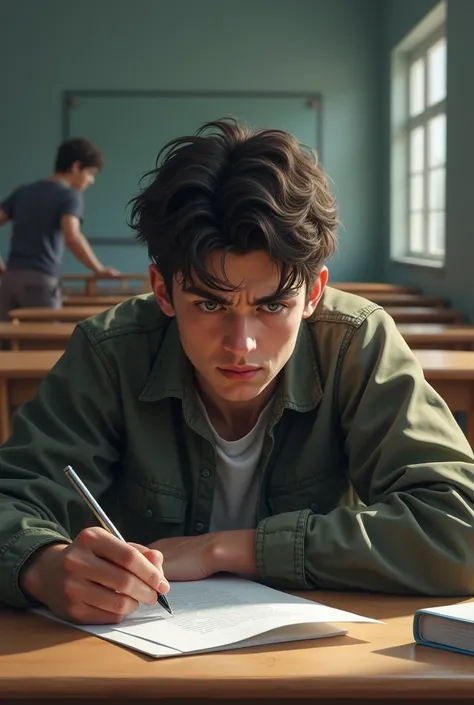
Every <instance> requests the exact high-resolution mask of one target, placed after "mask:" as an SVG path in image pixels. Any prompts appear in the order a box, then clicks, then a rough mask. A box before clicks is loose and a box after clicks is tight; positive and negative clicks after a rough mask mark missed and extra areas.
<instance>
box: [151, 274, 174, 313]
mask: <svg viewBox="0 0 474 705" xmlns="http://www.w3.org/2000/svg"><path fill="white" fill-rule="evenodd" d="M148 271H149V273H150V284H151V288H152V291H153V293H154V295H155V299H156V301H157V303H158V306H159V307H160V308H161V310H162V311H163V313H164V314H166V315H167V316H174V315H175V311H174V308H173V304H172V302H171V298H170V295H169V293H168V289H167V286H166V284H165V280H164V279H163V275H162V274H161V272H160V270H159V269H158V267H157V266H156V265H155V264H150V266H149V268H148Z"/></svg>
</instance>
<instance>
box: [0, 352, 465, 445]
mask: <svg viewBox="0 0 474 705" xmlns="http://www.w3.org/2000/svg"><path fill="white" fill-rule="evenodd" d="M414 352H415V355H416V356H417V358H418V360H419V361H420V364H421V366H422V367H423V370H424V373H425V377H426V379H427V380H428V382H430V384H431V385H432V386H433V387H434V389H436V390H437V391H438V392H439V394H440V395H441V396H442V397H443V399H444V400H445V401H446V403H447V404H448V406H449V408H450V409H451V411H452V412H453V413H457V412H465V413H466V415H467V430H466V435H467V438H468V440H469V442H470V444H471V446H472V447H474V354H473V353H472V352H468V351H460V350H415V351H414ZM61 355H62V351H61V350H21V351H19V352H18V351H2V352H0V443H3V442H4V441H5V440H6V439H7V438H8V436H9V435H10V418H11V411H12V410H14V409H15V408H17V407H18V406H19V405H20V404H22V403H23V402H24V401H26V400H27V399H30V398H31V397H32V396H33V395H34V394H35V392H36V390H37V388H38V385H39V382H40V381H41V379H42V378H43V376H44V375H45V374H46V373H47V372H48V371H49V370H50V369H51V368H52V367H53V365H54V364H55V363H56V362H57V360H58V359H59V357H60V356H61Z"/></svg>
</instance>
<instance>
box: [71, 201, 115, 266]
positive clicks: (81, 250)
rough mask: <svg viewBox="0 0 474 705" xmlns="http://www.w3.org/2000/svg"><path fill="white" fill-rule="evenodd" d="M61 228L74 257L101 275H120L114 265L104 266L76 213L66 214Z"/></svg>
mask: <svg viewBox="0 0 474 705" xmlns="http://www.w3.org/2000/svg"><path fill="white" fill-rule="evenodd" d="M61 230H62V232H63V235H64V239H65V242H66V246H67V247H68V248H69V250H70V251H71V252H72V254H73V255H74V257H75V258H76V259H78V260H79V262H81V264H83V265H84V266H85V267H87V268H88V269H92V271H93V272H94V273H95V274H97V275H99V276H101V277H117V276H119V275H120V272H118V271H117V270H116V269H113V268H112V267H104V265H103V264H101V263H100V262H99V260H98V259H97V257H96V256H95V254H94V252H93V250H92V247H91V246H90V245H89V243H88V242H87V238H86V237H85V235H83V233H82V232H81V222H80V219H79V218H78V217H77V216H76V215H71V214H66V215H63V216H62V218H61Z"/></svg>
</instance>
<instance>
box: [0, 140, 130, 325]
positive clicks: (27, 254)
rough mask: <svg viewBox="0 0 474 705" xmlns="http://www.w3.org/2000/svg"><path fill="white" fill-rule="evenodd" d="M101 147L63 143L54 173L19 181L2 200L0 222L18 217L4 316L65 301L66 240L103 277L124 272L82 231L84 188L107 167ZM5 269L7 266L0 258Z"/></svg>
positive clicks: (2, 301)
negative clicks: (108, 264)
mask: <svg viewBox="0 0 474 705" xmlns="http://www.w3.org/2000/svg"><path fill="white" fill-rule="evenodd" d="M102 163H103V157H102V154H101V152H100V151H99V149H97V147H96V146H95V145H94V144H92V142H89V140H86V139H71V140H68V141H67V142H63V144H61V146H60V147H59V149H58V152H57V155H56V163H55V167H54V174H53V175H52V176H51V177H50V178H49V179H45V180H43V181H37V182H35V183H33V184H29V185H27V186H20V187H19V188H17V189H16V190H15V191H13V193H12V194H11V195H10V196H9V197H8V198H7V199H6V200H5V201H3V203H1V204H0V227H1V226H2V225H4V224H5V223H7V222H8V221H9V220H11V221H13V237H12V240H11V246H10V254H9V256H8V261H7V266H6V271H4V272H3V276H2V280H1V285H0V320H8V311H9V310H10V309H13V308H17V307H24V306H46V307H50V308H58V307H59V306H60V305H61V290H60V285H59V268H60V265H61V260H62V256H63V250H64V241H65V242H66V245H67V247H68V248H69V249H70V250H71V252H72V253H73V255H74V256H75V257H76V259H78V260H79V262H81V263H82V264H83V265H85V266H86V267H88V268H89V269H91V270H92V271H93V272H94V273H95V274H97V275H99V276H100V277H105V278H108V277H115V276H117V275H118V274H119V273H118V272H117V270H115V269H112V268H111V267H104V266H103V265H102V264H101V263H100V262H99V260H98V259H97V257H96V256H95V254H94V252H93V251H92V248H91V247H90V245H89V243H88V242H87V239H86V238H85V236H84V235H83V234H82V232H81V221H82V216H83V210H84V206H83V196H82V192H83V191H85V189H86V188H87V187H88V186H90V185H91V184H93V183H94V179H95V175H96V173H97V172H98V171H99V169H101V168H102ZM0 270H5V265H4V264H3V261H2V260H1V258H0Z"/></svg>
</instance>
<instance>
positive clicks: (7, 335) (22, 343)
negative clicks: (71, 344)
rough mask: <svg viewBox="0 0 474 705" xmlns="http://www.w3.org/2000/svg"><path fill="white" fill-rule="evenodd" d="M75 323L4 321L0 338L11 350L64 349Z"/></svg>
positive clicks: (0, 324)
mask: <svg viewBox="0 0 474 705" xmlns="http://www.w3.org/2000/svg"><path fill="white" fill-rule="evenodd" d="M75 327H76V324H75V323H17V322H15V323H4V322H3V321H1V322H0V340H3V341H5V342H6V343H8V344H9V347H10V350H21V349H24V348H27V349H29V350H42V349H47V350H51V349H54V348H58V349H60V350H64V348H65V346H66V343H67V341H68V340H69V338H70V337H71V335H72V332H73V330H74V328H75Z"/></svg>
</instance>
